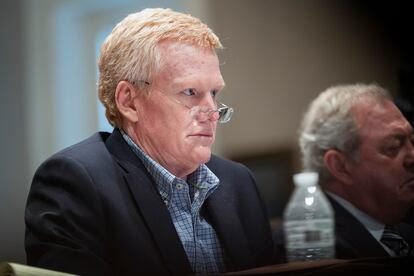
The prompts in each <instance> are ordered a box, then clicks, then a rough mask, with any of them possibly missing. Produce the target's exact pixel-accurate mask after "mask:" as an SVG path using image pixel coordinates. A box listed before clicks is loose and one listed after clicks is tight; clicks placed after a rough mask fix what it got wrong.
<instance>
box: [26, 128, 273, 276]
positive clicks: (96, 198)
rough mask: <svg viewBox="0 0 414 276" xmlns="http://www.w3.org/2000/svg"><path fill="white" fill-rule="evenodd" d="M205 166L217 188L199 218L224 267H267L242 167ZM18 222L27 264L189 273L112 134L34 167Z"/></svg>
mask: <svg viewBox="0 0 414 276" xmlns="http://www.w3.org/2000/svg"><path fill="white" fill-rule="evenodd" d="M207 166H208V167H209V168H210V170H212V171H213V172H214V173H215V174H216V175H217V176H218V178H219V179H220V185H219V187H218V188H217V190H216V191H215V192H214V193H213V194H212V195H210V197H209V198H208V199H207V201H206V202H205V206H204V207H203V210H202V213H203V215H204V216H205V217H206V219H207V220H209V221H210V223H211V224H212V225H213V227H214V229H215V230H216V232H217V234H218V236H219V239H220V241H221V244H222V246H223V247H224V249H225V254H226V260H227V268H228V270H233V271H234V270H242V269H246V268H251V267H255V266H261V265H265V264H269V263H270V262H271V258H272V254H273V249H272V248H273V243H272V239H271V231H270V225H269V222H268V218H267V216H266V211H265V209H264V205H263V203H262V200H261V198H260V196H259V194H258V191H257V188H256V186H255V182H254V179H253V178H252V175H251V174H250V172H249V170H248V169H247V168H246V167H244V166H243V165H241V164H237V163H234V162H232V161H229V160H224V159H221V158H219V157H216V156H212V158H211V160H210V162H208V163H207ZM25 222H26V240H25V247H26V254H27V262H28V264H29V265H34V266H39V267H45V268H49V269H54V270H59V271H66V272H69V273H75V274H81V275H139V274H179V275H183V274H191V273H192V270H191V267H190V265H189V262H188V260H187V257H186V253H185V251H184V249H183V246H182V244H181V242H180V239H179V237H178V235H177V233H176V230H175V228H174V225H173V223H172V221H171V218H170V215H169V212H168V210H167V209H166V207H165V205H164V203H163V201H162V200H161V197H160V196H159V194H158V192H157V190H156V188H155V185H154V181H153V179H152V178H151V176H150V175H149V174H148V172H147V171H146V169H145V168H144V166H143V164H142V162H141V161H140V159H139V158H138V157H137V156H136V155H135V154H134V153H133V152H132V151H131V149H130V148H129V146H128V145H127V144H126V143H125V141H124V139H123V138H122V135H121V134H120V132H119V130H117V129H115V130H114V132H113V133H112V134H109V133H96V134H95V135H93V136H91V137H90V138H88V139H86V140H84V141H82V142H80V143H79V144H76V145H74V146H71V147H69V148H67V149H65V150H63V151H61V152H59V153H57V154H55V155H53V156H52V157H51V158H49V159H48V160H46V161H45V162H44V163H43V164H42V165H41V166H40V167H39V169H38V170H37V172H36V174H35V176H34V179H33V182H32V186H31V190H30V193H29V197H28V200H27V206H26V213H25Z"/></svg>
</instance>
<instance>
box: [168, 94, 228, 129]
mask: <svg viewBox="0 0 414 276" xmlns="http://www.w3.org/2000/svg"><path fill="white" fill-rule="evenodd" d="M163 95H165V94H163ZM166 97H168V96H166ZM168 98H169V97H168ZM169 99H171V100H173V101H174V102H176V103H178V104H180V105H182V106H184V107H186V108H188V109H189V110H190V114H191V116H192V117H193V118H198V119H200V120H205V119H208V118H210V117H211V116H212V115H213V114H214V113H216V112H217V114H218V119H217V121H218V122H219V123H221V124H225V123H227V122H229V121H230V119H231V117H232V116H233V113H234V109H233V107H230V106H227V105H225V104H223V103H221V102H217V105H218V107H217V109H211V108H210V107H208V106H199V105H195V106H193V107H191V106H188V105H186V104H185V103H182V102H180V101H179V100H177V99H172V98H169Z"/></svg>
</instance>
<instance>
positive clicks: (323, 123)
mask: <svg viewBox="0 0 414 276" xmlns="http://www.w3.org/2000/svg"><path fill="white" fill-rule="evenodd" d="M380 99H391V96H390V94H389V92H388V91H387V90H386V89H384V88H382V87H380V86H378V85H376V84H368V85H367V84H354V85H337V86H333V87H330V88H328V89H327V90H325V91H324V92H322V93H321V94H320V95H319V96H318V97H317V98H315V99H314V100H313V101H312V102H311V103H310V105H309V107H308V110H307V111H306V113H305V114H304V116H303V119H302V123H301V127H300V129H299V145H300V150H301V153H302V165H303V169H304V170H307V171H316V172H318V173H319V177H320V179H321V180H322V181H324V180H327V179H329V178H330V177H331V174H330V172H329V171H328V170H327V168H326V166H325V164H324V155H325V153H326V151H328V150H329V149H337V150H339V151H341V152H343V153H344V154H347V155H348V156H350V157H351V158H353V159H354V160H357V155H356V152H357V151H356V150H357V149H358V146H359V143H360V141H359V132H358V127H357V125H356V123H355V121H354V118H353V114H352V107H353V106H355V105H357V104H361V103H367V102H377V101H379V100H380Z"/></svg>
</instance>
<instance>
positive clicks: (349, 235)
mask: <svg viewBox="0 0 414 276" xmlns="http://www.w3.org/2000/svg"><path fill="white" fill-rule="evenodd" d="M327 197H328V199H329V201H330V203H331V205H332V208H333V209H334V213H335V228H336V229H335V233H336V234H337V235H338V237H336V239H337V241H338V242H344V243H346V244H348V245H351V246H352V247H353V248H354V249H355V250H356V251H357V252H358V253H359V254H360V255H361V257H364V256H367V257H373V256H384V257H386V256H388V254H387V252H386V251H385V249H384V248H383V247H382V246H381V245H380V243H379V242H378V241H377V240H376V239H375V238H374V237H373V236H372V235H371V234H370V233H369V231H368V230H367V229H366V228H365V227H364V226H363V225H362V223H360V222H359V221H358V220H357V219H356V218H355V217H354V216H353V215H352V214H351V213H349V212H348V211H347V210H346V209H345V208H343V207H342V206H341V205H340V204H339V203H338V202H336V200H335V199H333V198H332V197H330V196H329V195H328V194H327Z"/></svg>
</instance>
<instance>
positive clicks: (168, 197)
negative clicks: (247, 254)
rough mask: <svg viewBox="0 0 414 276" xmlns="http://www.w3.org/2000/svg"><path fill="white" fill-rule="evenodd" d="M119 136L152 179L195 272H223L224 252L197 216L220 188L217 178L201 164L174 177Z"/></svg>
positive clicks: (207, 225) (139, 149)
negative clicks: (191, 170) (183, 176)
mask: <svg viewBox="0 0 414 276" xmlns="http://www.w3.org/2000/svg"><path fill="white" fill-rule="evenodd" d="M121 133H122V136H123V137H124V139H125V141H126V142H127V143H128V145H129V146H130V147H131V148H132V150H133V152H134V153H135V154H136V155H137V156H138V157H139V158H140V159H141V161H142V162H143V163H144V166H145V168H146V169H147V170H148V172H149V173H150V174H151V176H152V177H153V178H154V180H155V183H156V184H157V189H158V192H159V193H160V195H161V198H162V200H163V201H164V203H165V205H166V207H167V209H168V211H169V213H170V216H171V219H172V221H173V223H174V226H175V229H176V230H177V233H178V236H179V237H180V240H181V243H182V244H183V247H184V250H185V252H186V254H187V258H188V260H189V262H190V264H191V267H192V269H193V271H194V272H195V273H201V274H206V273H217V272H224V271H225V265H224V251H223V248H222V247H221V245H220V241H219V239H218V236H217V233H216V231H215V230H214V228H213V227H212V226H211V225H210V224H209V223H208V222H207V221H206V220H205V219H204V218H203V217H202V216H201V215H200V210H201V208H202V206H203V204H204V201H205V200H206V199H207V197H208V196H209V195H211V194H212V193H213V192H214V190H215V189H216V188H217V187H218V185H219V179H218V178H217V176H216V175H215V174H214V173H213V172H212V171H210V170H209V168H208V167H207V166H206V165H204V164H202V165H201V166H200V167H199V168H198V169H197V170H196V171H194V172H193V173H192V174H190V175H189V176H188V177H187V182H186V181H184V180H182V179H180V178H177V177H175V176H174V175H173V174H171V173H170V172H169V171H167V170H166V169H165V168H164V167H162V166H161V165H160V164H158V163H157V162H156V161H154V160H153V159H152V158H151V157H149V156H148V155H147V154H146V153H145V152H144V151H143V150H142V149H141V148H140V147H139V146H138V145H136V144H135V143H134V142H133V141H132V139H131V138H130V137H129V136H128V135H127V134H126V133H125V132H123V131H121Z"/></svg>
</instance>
